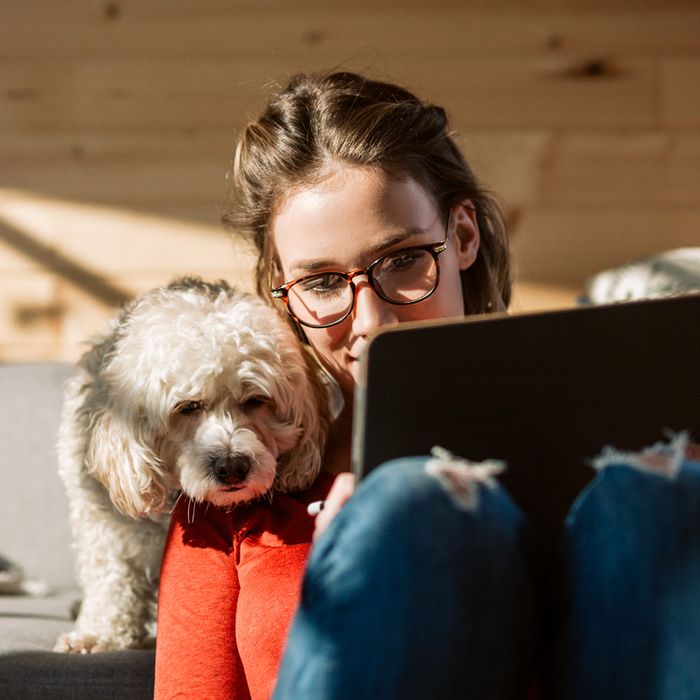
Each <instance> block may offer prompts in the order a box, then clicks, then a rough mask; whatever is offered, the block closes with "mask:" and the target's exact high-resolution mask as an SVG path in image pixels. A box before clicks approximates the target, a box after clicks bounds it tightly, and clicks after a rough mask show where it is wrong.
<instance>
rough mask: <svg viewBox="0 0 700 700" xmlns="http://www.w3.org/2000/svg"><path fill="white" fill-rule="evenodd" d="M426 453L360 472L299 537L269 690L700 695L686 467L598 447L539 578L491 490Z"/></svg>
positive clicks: (699, 509)
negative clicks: (302, 563)
mask: <svg viewBox="0 0 700 700" xmlns="http://www.w3.org/2000/svg"><path fill="white" fill-rule="evenodd" d="M426 461H428V462H430V461H431V460H426V458H408V459H400V460H395V461H392V462H389V463H387V464H385V465H383V466H382V467H380V468H378V469H377V470H375V471H373V472H372V473H371V474H370V475H369V476H368V477H367V478H366V479H365V480H364V481H363V482H362V483H361V484H360V485H359V487H358V489H357V491H356V493H355V494H354V495H353V497H352V498H351V499H350V501H349V502H348V503H347V505H346V506H345V507H344V508H343V510H342V511H341V513H340V514H339V515H338V516H337V517H336V519H335V520H334V521H333V522H332V523H331V526H330V527H329V529H328V530H327V532H326V533H324V535H323V537H321V538H320V539H319V541H318V542H317V543H316V544H315V545H314V546H313V548H312V551H311V556H310V559H309V562H308V567H307V572H306V576H305V580H304V584H303V592H302V602H301V605H300V608H299V610H298V612H297V614H296V617H295V619H294V622H293V625H292V629H291V631H290V636H289V639H288V643H287V648H286V650H285V654H284V657H283V662H282V667H281V670H280V674H279V678H278V683H277V687H276V691H275V695H274V697H275V699H276V700H300V699H302V698H303V699H304V700H350V699H352V700H365V699H367V700H369V699H370V698H371V699H373V700H374V699H375V698H376V699H381V700H394V699H396V700H398V699H399V698H401V699H402V700H410V699H413V698H415V699H421V700H433V699H442V698H463V699H465V700H468V699H475V700H491V699H496V698H498V699H499V700H500V699H502V698H523V699H524V698H557V699H566V700H574V699H575V700H584V699H586V700H606V699H607V698H611V699H614V700H627V699H628V698H629V700H632V699H633V700H645V699H647V698H648V699H652V698H653V699H654V700H671V699H673V700H690V699H691V698H693V699H697V698H700V463H698V462H693V461H690V460H687V459H682V460H678V462H677V464H676V469H675V472H676V473H675V475H670V476H669V475H668V474H667V475H660V474H658V473H653V472H652V471H650V470H647V469H644V468H643V465H642V468H640V465H635V466H632V460H620V461H619V463H616V460H615V459H611V460H608V463H607V465H606V466H605V468H604V469H602V470H601V471H600V472H599V474H598V475H597V476H596V478H595V479H594V480H593V482H591V484H590V485H589V486H588V487H587V488H586V489H585V490H584V492H582V493H581V495H580V496H579V497H578V499H577V500H576V502H575V503H574V505H573V506H572V508H571V510H570V512H569V515H568V518H567V520H566V523H565V528H564V534H563V538H562V541H561V546H560V548H559V551H558V552H557V555H556V556H555V557H554V561H553V562H552V566H551V568H550V570H549V574H548V576H547V581H546V585H545V583H543V581H542V580H541V577H538V576H536V575H535V573H534V566H533V560H534V556H533V546H534V544H533V541H532V535H531V530H530V527H529V525H528V522H527V520H526V518H525V517H524V515H523V514H522V512H521V511H520V510H519V509H518V507H517V506H516V505H515V504H514V503H513V501H512V500H511V498H510V497H509V495H508V494H507V493H506V491H505V490H504V489H503V488H502V487H501V486H499V485H497V484H496V483H495V482H492V481H491V480H490V478H489V475H488V474H487V475H486V476H484V475H483V474H482V475H481V477H480V478H478V479H476V481H477V482H479V483H476V484H475V488H476V489H477V496H478V498H477V499H473V500H471V501H470V498H471V497H470V496H469V495H468V494H467V495H466V497H465V492H464V489H462V488H461V487H460V485H459V479H457V480H456V481H455V479H451V478H450V474H449V473H448V475H447V478H436V476H435V470H434V469H433V470H431V469H426ZM432 461H433V462H434V460H432ZM438 471H439V470H438ZM448 472H449V470H448ZM443 477H444V475H443ZM467 490H469V489H467Z"/></svg>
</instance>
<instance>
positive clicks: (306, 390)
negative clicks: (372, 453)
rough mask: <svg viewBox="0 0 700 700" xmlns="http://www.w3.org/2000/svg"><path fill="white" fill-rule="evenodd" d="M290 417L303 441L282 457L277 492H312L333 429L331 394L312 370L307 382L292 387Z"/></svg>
mask: <svg viewBox="0 0 700 700" xmlns="http://www.w3.org/2000/svg"><path fill="white" fill-rule="evenodd" d="M290 384H291V386H293V391H292V392H290V396H291V401H290V404H291V405H290V406H289V410H290V417H291V418H292V419H293V420H294V423H295V424H296V425H298V426H299V440H298V442H297V443H296V445H295V446H294V447H292V449H291V450H289V452H287V453H285V454H284V455H282V457H281V458H280V465H279V470H278V476H277V483H276V488H277V489H278V490H280V491H284V492H294V491H303V490H306V489H308V488H309V487H310V486H311V484H313V482H314V481H315V480H316V477H317V476H318V474H319V472H320V471H321V464H322V460H323V455H324V451H325V447H326V436H327V434H328V426H329V409H328V392H327V391H326V387H324V386H323V385H322V383H321V381H320V379H319V378H318V376H317V375H316V374H315V373H314V371H313V370H312V369H311V368H307V371H306V372H304V378H303V380H301V381H299V377H298V376H297V377H295V378H294V381H293V382H291V383H290Z"/></svg>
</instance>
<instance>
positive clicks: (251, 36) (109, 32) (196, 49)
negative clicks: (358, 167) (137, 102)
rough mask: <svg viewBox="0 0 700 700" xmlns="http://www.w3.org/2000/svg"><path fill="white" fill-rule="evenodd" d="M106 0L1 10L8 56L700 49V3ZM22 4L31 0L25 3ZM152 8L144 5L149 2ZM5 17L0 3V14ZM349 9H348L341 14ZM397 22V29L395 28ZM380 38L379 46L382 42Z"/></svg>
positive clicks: (1, 41) (311, 56) (1, 50)
mask: <svg viewBox="0 0 700 700" xmlns="http://www.w3.org/2000/svg"><path fill="white" fill-rule="evenodd" d="M116 4H117V3H111V4H110V3H104V4H103V5H102V7H101V8H100V7H99V6H98V9H97V11H95V10H87V9H86V10H84V11H83V12H78V11H76V12H74V13H66V12H64V10H63V3H61V4H57V3H54V4H53V5H52V6H50V7H49V8H47V10H48V11H47V12H46V13H45V14H43V15H42V16H41V17H37V15H36V13H35V12H25V13H21V12H17V11H15V12H8V11H5V17H4V19H5V21H3V22H2V24H0V56H2V57H14V58H18V57H21V58H24V59H29V58H31V59H47V58H73V59H84V58H89V59H94V58H102V59H106V58H111V59H114V58H126V57H127V56H129V55H132V54H134V53H137V54H138V55H140V56H144V57H149V58H152V59H158V58H160V59H163V58H178V57H181V56H188V57H191V58H197V59H202V58H214V57H222V56H225V57H227V58H229V59H232V60H245V59H246V58H248V59H249V58H251V57H270V56H276V57H278V58H279V60H280V63H281V64H283V65H284V64H287V65H289V64H290V63H293V62H299V61H308V60H314V61H316V62H317V63H319V64H322V63H324V62H328V61H337V60H338V58H337V57H338V56H343V57H344V59H343V60H348V59H350V58H352V57H355V56H357V54H358V53H361V54H365V57H364V58H365V60H367V59H370V60H371V58H372V56H374V58H375V59H377V60H379V61H380V63H381V60H382V56H393V55H395V54H403V55H410V54H411V53H412V52H413V51H415V49H416V48H417V44H418V45H419V46H420V47H421V49H422V50H424V51H426V52H429V54H430V55H432V56H435V55H438V56H440V57H447V56H449V55H451V54H455V53H458V54H461V55H464V56H479V55H480V54H487V55H497V56H503V55H508V54H510V55H515V54H518V55H530V56H532V55H541V54H545V53H568V54H569V55H576V54H577V53H583V54H584V55H585V54H588V55H589V56H592V57H595V56H596V54H598V56H603V57H604V56H607V55H611V54H631V55H637V56H644V55H649V54H651V55H657V54H667V53H673V54H679V53H684V52H697V51H698V49H699V48H700V35H699V32H698V30H699V29H700V9H699V8H698V7H697V5H696V6H695V7H694V8H693V9H690V10H686V11H675V12H674V11H672V10H669V9H666V10H663V11H660V10H659V9H658V7H657V8H655V9H656V11H651V12H650V11H644V10H640V9H634V10H631V11H630V10H628V11H619V10H618V11H615V10H610V9H609V8H605V9H603V10H598V11H596V10H592V9H591V8H590V7H589V8H586V9H585V10H583V11H569V12H562V11H561V9H559V10H558V11H546V12H542V11H540V12H537V11H535V12H533V11H528V10H526V9H524V8H523V7H522V6H516V7H514V8H512V11H510V12H508V13H503V12H495V11H493V10H491V11H486V12H485V11H483V10H475V9H474V6H473V3H469V4H468V5H467V6H465V4H464V3H461V5H460V6H458V7H449V6H447V5H446V4H445V3H440V4H437V3H436V4H433V5H431V6H430V7H427V6H426V5H425V4H424V3H420V4H419V5H416V6H412V7H411V6H409V7H402V8H401V12H397V11H396V8H395V7H391V6H388V5H387V4H386V3H384V4H382V3H379V4H377V3H372V4H371V5H369V6H367V7H357V6H356V5H355V4H354V5H353V12H351V13H342V12H341V11H340V10H339V9H338V8H337V7H332V6H329V5H328V4H323V5H321V6H320V7H315V8H314V7H311V6H309V4H308V3H304V4H299V3H297V6H296V7H295V6H293V5H291V4H288V5H286V6H282V5H280V4H276V5H275V6H273V7H257V6H256V7H253V8H247V9H245V8H244V9H235V10H234V9H232V6H231V5H229V6H228V7H227V8H226V9H222V8H216V7H210V5H211V3H200V2H197V3H191V4H190V7H189V10H188V12H187V14H186V16H185V14H184V13H177V12H173V11H172V10H171V8H170V5H169V4H167V5H161V6H160V7H157V6H156V7H152V3H142V4H134V5H125V6H124V8H123V10H122V11H120V12H118V13H117V14H116V15H114V14H110V13H109V11H108V10H107V8H108V7H110V6H114V5H116ZM24 7H26V5H25V6H24ZM146 8H148V9H146ZM0 18H2V14H0ZM341 18H342V19H341ZM388 28H389V31H388V30H387V29H388ZM377 47H381V50H378V49H377Z"/></svg>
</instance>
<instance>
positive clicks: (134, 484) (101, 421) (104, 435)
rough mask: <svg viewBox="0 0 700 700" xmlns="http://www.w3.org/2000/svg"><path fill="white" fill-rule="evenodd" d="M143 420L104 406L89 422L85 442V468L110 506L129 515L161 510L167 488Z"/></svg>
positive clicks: (143, 514) (166, 497)
mask: <svg viewBox="0 0 700 700" xmlns="http://www.w3.org/2000/svg"><path fill="white" fill-rule="evenodd" d="M145 423H146V421H145V420H143V421H139V420H138V418H132V417H131V416H129V415H122V414H121V413H119V412H117V411H111V410H106V411H104V412H103V413H102V414H101V415H99V416H98V417H97V418H96V420H95V422H94V423H93V428H92V431H91V434H90V438H89V442H88V446H87V454H86V466H87V470H88V472H89V473H90V474H92V475H93V476H94V477H95V478H96V479H97V480H98V481H100V483H101V484H102V485H103V486H104V487H105V488H106V489H107V491H108V493H109V496H110V498H111V499H112V503H113V504H114V506H115V507H116V508H117V509H118V510H119V511H121V512H122V513H124V514H125V515H128V516H131V517H133V518H140V517H143V516H145V515H150V514H152V513H155V512H158V511H160V510H162V509H163V508H164V507H165V506H166V504H167V501H168V496H169V494H170V488H171V484H170V483H169V482H170V479H169V477H168V473H167V470H166V469H165V468H164V466H163V465H162V463H161V460H160V459H159V458H158V454H157V452H156V449H155V445H154V444H149V443H150V442H153V441H154V436H152V435H151V434H150V432H151V431H149V430H148V428H147V427H146V426H145Z"/></svg>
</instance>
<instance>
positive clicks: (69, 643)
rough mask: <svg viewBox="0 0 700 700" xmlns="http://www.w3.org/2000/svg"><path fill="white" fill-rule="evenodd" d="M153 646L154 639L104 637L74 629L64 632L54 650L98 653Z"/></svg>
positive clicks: (73, 652)
mask: <svg viewBox="0 0 700 700" xmlns="http://www.w3.org/2000/svg"><path fill="white" fill-rule="evenodd" d="M152 646H153V640H152V639H150V638H149V639H145V640H141V639H135V638H132V637H129V638H118V637H104V636H100V635H96V634H89V633H87V632H81V631H78V630H74V631H72V632H66V633H65V634H62V635H61V636H60V637H59V638H58V640H57V641H56V644H55V645H54V648H53V650H54V651H58V652H62V653H68V654H96V653H99V652H102V651H121V650H123V649H144V648H148V647H152Z"/></svg>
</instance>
